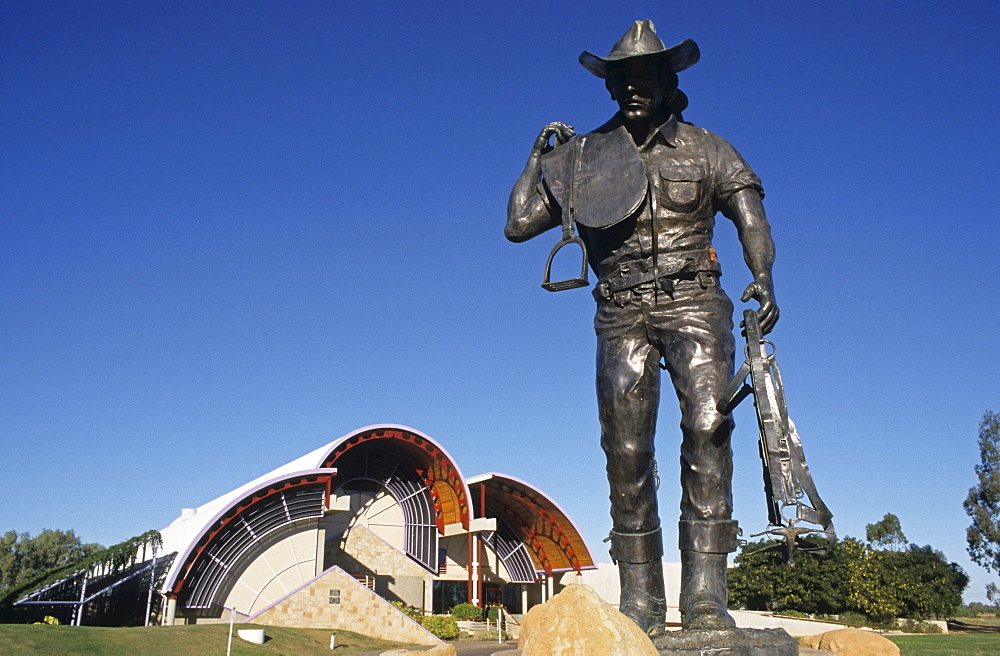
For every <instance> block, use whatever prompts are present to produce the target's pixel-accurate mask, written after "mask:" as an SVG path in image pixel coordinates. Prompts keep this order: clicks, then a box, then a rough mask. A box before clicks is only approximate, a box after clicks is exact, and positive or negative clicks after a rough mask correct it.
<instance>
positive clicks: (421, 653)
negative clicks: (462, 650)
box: [381, 644, 456, 656]
mask: <svg viewBox="0 0 1000 656" xmlns="http://www.w3.org/2000/svg"><path fill="white" fill-rule="evenodd" d="M381 656H456V652H455V645H447V644H446V645H438V646H437V647H431V648H430V649H421V650H418V651H411V650H409V649H390V650H389V651H384V652H382V654H381Z"/></svg>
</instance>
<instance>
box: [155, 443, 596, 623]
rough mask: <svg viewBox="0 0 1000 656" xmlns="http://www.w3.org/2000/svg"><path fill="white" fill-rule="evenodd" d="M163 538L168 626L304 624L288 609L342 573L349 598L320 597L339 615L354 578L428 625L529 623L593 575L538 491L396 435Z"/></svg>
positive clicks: (276, 481)
mask: <svg viewBox="0 0 1000 656" xmlns="http://www.w3.org/2000/svg"><path fill="white" fill-rule="evenodd" d="M161 534H162V537H163V550H164V552H165V553H168V554H171V553H172V554H174V556H173V561H172V563H171V566H170V569H169V571H168V572H167V575H166V577H165V580H164V582H163V584H162V586H161V593H162V594H163V596H164V597H165V599H166V600H167V604H166V609H165V613H164V615H163V621H164V623H182V622H205V621H208V622H211V621H219V620H220V619H222V618H223V617H224V616H228V613H229V612H230V611H232V612H235V613H237V616H238V617H242V618H248V619H253V618H256V621H262V619H261V618H262V615H266V616H267V617H271V618H272V619H273V617H274V616H276V615H278V614H280V615H281V616H282V617H284V618H285V619H286V620H288V618H289V617H291V616H292V615H294V614H295V613H296V612H298V614H299V615H303V614H308V613H305V612H300V611H294V610H290V609H292V608H295V607H299V606H301V603H313V604H315V603H318V602H315V600H314V601H309V602H303V601H302V600H303V599H306V598H307V597H308V599H314V597H316V589H317V586H319V587H322V586H323V585H326V584H325V583H323V581H324V580H327V579H324V577H325V576H327V575H330V576H332V575H333V574H332V573H333V572H334V570H336V575H337V576H340V577H341V578H339V579H337V581H340V583H338V584H337V585H338V586H340V587H337V588H333V587H330V586H331V585H333V584H332V583H331V584H329V585H327V587H326V588H323V590H327V589H328V592H323V599H322V603H324V604H332V605H336V604H340V603H341V601H340V596H341V594H342V591H343V590H344V586H345V585H346V584H344V583H343V575H347V576H349V577H350V578H351V579H353V580H352V581H351V583H353V582H354V581H356V582H358V584H359V585H363V586H366V587H368V588H369V589H370V590H373V591H374V592H376V593H377V594H378V595H380V596H381V597H383V598H384V599H387V600H390V601H401V602H403V603H405V604H407V605H409V606H414V607H417V608H420V609H423V610H425V611H428V612H431V611H433V612H444V611H447V610H448V609H449V608H451V607H452V606H454V605H455V604H457V603H462V602H469V603H475V604H479V605H484V604H486V603H502V604H504V605H505V606H507V607H508V609H509V610H511V611H512V612H525V611H527V609H528V607H530V606H532V605H534V604H535V603H540V602H542V601H544V600H545V599H546V598H547V597H548V596H549V595H551V594H552V593H553V592H554V589H553V587H554V582H553V578H552V577H553V575H554V574H558V573H561V572H569V571H576V572H582V571H583V570H587V569H594V568H595V565H594V561H593V558H592V557H591V555H590V551H589V549H588V548H587V545H586V543H585V542H584V540H583V538H582V537H581V535H580V532H579V531H578V530H577V528H576V526H575V525H574V524H573V521H572V520H571V519H570V517H569V516H568V515H567V514H566V512H565V511H563V510H562V509H561V508H560V507H559V505H558V504H557V503H556V502H555V501H554V500H552V499H551V498H549V497H548V496H547V495H546V494H545V493H544V492H543V491H541V490H540V489H539V488H537V487H535V486H533V485H531V484H529V483H527V482H525V481H522V480H519V479H517V478H514V477H511V476H505V475H503V474H497V473H489V474H484V475H481V476H476V477H473V478H468V479H467V478H466V477H465V476H464V475H463V473H462V471H461V469H460V468H459V466H458V464H457V463H456V462H455V460H454V458H452V456H451V455H450V454H449V453H448V452H447V450H445V448H444V447H443V446H442V445H440V444H439V443H437V442H436V441H435V440H434V439H432V438H431V437H429V436H428V435H425V434H423V433H421V432H419V431H417V430H414V429H412V428H408V427H406V426H398V425H393V424H380V425H375V426H367V427H365V428H361V429H358V430H356V431H352V432H351V433H348V434H347V435H344V436H343V437H340V438H338V439H336V440H334V441H332V442H330V443H329V444H326V445H324V446H322V447H320V448H318V449H316V450H315V451H312V452H311V453H308V454H306V455H304V456H302V457H301V458H298V459H297V460H294V461H293V462H290V463H288V464H286V465H284V466H282V467H279V468H277V469H275V470H273V471H272V472H270V473H268V474H265V475H264V476H261V477H260V478H257V479H255V480H253V481H250V482H249V483H247V484H246V485H243V486H241V487H240V488H237V489H236V490H233V491H232V492H230V493H228V494H225V495H223V496H221V497H219V498H217V499H215V500H213V501H210V502H208V503H206V504H204V505H203V506H201V507H199V508H197V509H186V510H184V511H182V512H181V516H180V517H178V518H177V519H176V520H175V521H174V522H173V523H172V524H171V525H170V526H168V527H167V528H165V529H163V530H162V531H161ZM329 580H333V579H329ZM347 587H350V586H347ZM307 593H308V595H312V596H308V595H307ZM334 593H336V594H334ZM335 597H336V599H337V601H336V602H335V601H334V598H335ZM293 602H294V603H293ZM295 604H299V606H295ZM299 625H302V626H305V625H304V624H299ZM323 626H329V624H328V623H324V624H323Z"/></svg>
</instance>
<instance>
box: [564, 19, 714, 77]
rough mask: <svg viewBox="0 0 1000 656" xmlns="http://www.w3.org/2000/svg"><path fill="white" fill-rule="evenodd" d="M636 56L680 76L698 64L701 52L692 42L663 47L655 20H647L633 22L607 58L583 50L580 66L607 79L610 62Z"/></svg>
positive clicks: (688, 40)
mask: <svg viewBox="0 0 1000 656" xmlns="http://www.w3.org/2000/svg"><path fill="white" fill-rule="evenodd" d="M633 57H655V58H656V59H657V60H661V61H662V64H663V66H664V67H665V68H666V69H667V70H669V71H670V72H671V73H679V72H680V71H683V70H684V69H685V68H689V67H691V66H693V65H694V64H696V63H698V59H699V58H700V57H701V53H700V52H699V51H698V44H696V43H695V42H694V41H692V40H691V39H684V41H682V42H681V43H679V44H677V45H676V46H674V47H673V48H666V47H664V46H663V41H661V40H660V37H658V36H657V35H656V26H655V25H653V21H648V20H644V21H636V22H635V23H633V24H632V27H630V28H629V29H628V31H627V32H625V35H624V36H622V38H620V39H618V43H616V44H615V46H614V47H613V48H612V49H611V54H609V55H608V56H607V57H598V56H597V55H595V54H593V53H590V52H587V51H586V50H584V51H583V53H582V54H581V55H580V63H581V64H583V66H584V68H586V69H587V70H588V71H590V72H591V73H593V74H594V75H596V76H597V77H599V78H602V79H605V78H607V76H608V64H609V63H611V62H617V61H621V60H623V59H631V58H633Z"/></svg>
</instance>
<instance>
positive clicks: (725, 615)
mask: <svg viewBox="0 0 1000 656" xmlns="http://www.w3.org/2000/svg"><path fill="white" fill-rule="evenodd" d="M727 598H728V594H727V591H726V554H715V553H700V552H698V551H682V552H681V599H680V606H681V626H682V627H683V628H684V629H701V630H724V629H732V628H734V627H735V626H736V621H735V620H733V618H732V616H731V615H730V614H729V612H728V611H726V601H727Z"/></svg>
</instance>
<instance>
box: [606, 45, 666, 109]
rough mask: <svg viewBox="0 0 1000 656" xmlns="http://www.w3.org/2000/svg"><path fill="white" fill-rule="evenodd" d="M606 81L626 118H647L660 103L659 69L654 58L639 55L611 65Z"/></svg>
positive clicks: (662, 93)
mask: <svg viewBox="0 0 1000 656" xmlns="http://www.w3.org/2000/svg"><path fill="white" fill-rule="evenodd" d="M606 84H607V87H608V91H610V92H611V97H612V98H614V99H615V101H616V102H617V103H618V108H619V109H620V110H621V113H622V115H623V116H624V117H625V119H626V120H629V121H645V120H649V119H650V118H651V117H653V116H654V115H655V114H656V113H657V112H658V110H659V109H660V106H661V105H662V104H663V97H664V89H663V82H662V75H661V68H660V66H659V64H658V63H657V62H656V61H655V60H651V59H649V58H642V57H640V58H637V59H626V60H624V61H622V62H619V63H616V64H613V65H611V66H609V67H608V76H607V79H606Z"/></svg>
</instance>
